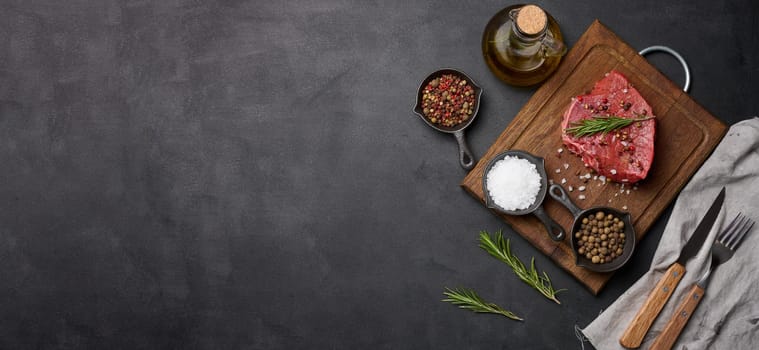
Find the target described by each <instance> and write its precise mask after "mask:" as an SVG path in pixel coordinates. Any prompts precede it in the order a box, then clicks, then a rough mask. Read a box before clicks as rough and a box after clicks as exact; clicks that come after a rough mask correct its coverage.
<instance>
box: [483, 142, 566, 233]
mask: <svg viewBox="0 0 759 350" xmlns="http://www.w3.org/2000/svg"><path fill="white" fill-rule="evenodd" d="M547 191H548V180H547V176H546V169H545V161H544V160H543V158H540V157H537V156H534V155H532V154H530V153H528V152H525V151H520V150H510V151H506V152H502V153H500V154H498V155H496V156H495V157H493V159H491V160H490V162H488V164H487V165H486V166H485V171H484V172H483V175H482V192H483V193H484V194H485V205H486V206H487V207H488V208H490V209H493V210H495V211H497V212H501V213H504V214H507V215H527V214H533V215H535V216H536V217H537V218H538V219H540V221H541V222H542V223H543V225H544V226H545V228H546V231H547V232H548V236H549V237H551V239H553V240H554V241H562V240H564V237H565V236H566V233H565V232H564V229H563V228H562V227H561V225H559V224H557V223H556V222H555V221H554V220H553V219H552V218H551V217H550V216H548V214H546V212H545V210H543V200H544V199H545V197H546V193H547Z"/></svg>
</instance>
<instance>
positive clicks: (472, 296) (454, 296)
mask: <svg viewBox="0 0 759 350" xmlns="http://www.w3.org/2000/svg"><path fill="white" fill-rule="evenodd" d="M443 294H444V295H445V296H446V297H447V298H445V299H443V300H442V301H445V302H448V303H451V304H453V305H457V306H458V307H460V308H462V309H466V310H470V311H474V312H479V313H490V314H499V315H503V316H506V317H508V318H510V319H512V320H517V321H523V319H522V318H521V317H519V316H517V315H515V314H514V313H513V312H511V311H507V310H504V309H502V308H501V307H500V306H498V305H496V304H493V303H488V302H486V301H484V300H482V298H480V296H479V295H477V293H475V292H474V291H473V290H471V289H466V288H460V289H450V288H446V289H445V292H443Z"/></svg>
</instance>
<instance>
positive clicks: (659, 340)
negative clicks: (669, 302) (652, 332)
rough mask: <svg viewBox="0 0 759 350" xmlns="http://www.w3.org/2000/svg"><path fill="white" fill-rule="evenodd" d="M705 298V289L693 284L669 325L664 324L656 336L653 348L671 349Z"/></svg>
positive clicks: (659, 349)
mask: <svg viewBox="0 0 759 350" xmlns="http://www.w3.org/2000/svg"><path fill="white" fill-rule="evenodd" d="M703 298H704V289H703V288H701V287H699V286H698V285H693V288H691V290H690V292H688V295H686V296H685V299H684V300H683V302H682V303H680V306H678V307H677V310H675V313H674V314H673V315H672V318H670V319H669V322H667V325H666V326H664V330H663V331H662V332H661V334H659V336H658V337H656V340H654V343H653V344H652V345H651V350H669V349H672V346H673V345H675V341H677V337H679V336H680V333H681V332H682V331H683V328H685V324H686V323H688V320H689V319H690V316H691V315H692V314H693V311H694V310H696V307H697V306H698V303H700V302H701V299H703Z"/></svg>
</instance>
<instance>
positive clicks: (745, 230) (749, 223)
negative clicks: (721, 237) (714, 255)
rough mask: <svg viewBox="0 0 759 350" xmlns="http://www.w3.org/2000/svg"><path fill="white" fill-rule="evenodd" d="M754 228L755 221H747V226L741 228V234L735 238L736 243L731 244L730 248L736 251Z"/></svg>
mask: <svg viewBox="0 0 759 350" xmlns="http://www.w3.org/2000/svg"><path fill="white" fill-rule="evenodd" d="M752 227H754V221H753V220H751V219H748V218H747V219H746V225H743V227H742V228H741V232H740V233H739V234H738V237H736V238H735V242H731V243H730V245H729V246H728V248H730V249H732V250H735V247H737V246H738V244H739V243H740V242H741V240H743V237H744V236H745V235H746V233H748V231H750V230H751V228H752Z"/></svg>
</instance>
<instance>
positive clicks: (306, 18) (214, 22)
mask: <svg viewBox="0 0 759 350" xmlns="http://www.w3.org/2000/svg"><path fill="white" fill-rule="evenodd" d="M510 4H511V3H507V2H501V1H472V2H465V1H439V2H426V1H408V0H404V1H379V2H350V1H332V0H330V1H257V2H256V1H182V0H173V1H115V0H108V1H105V0H104V1H79V0H77V1H54V0H47V1H9V0H4V1H1V2H0V163H1V164H2V171H0V348H3V349H19V348H40V349H52V348H64V349H65V348H129V349H146V348H175V349H191V348H200V349H237V348H246V349H493V348H502V349H528V348H529V349H569V348H579V347H580V344H579V342H578V341H577V340H576V339H575V335H574V330H573V326H574V325H575V324H577V325H580V326H585V325H586V324H588V323H589V322H590V321H591V320H592V319H593V318H594V316H595V315H597V314H598V313H599V312H600V311H601V310H602V309H604V308H605V307H606V306H607V305H609V304H610V303H611V302H612V301H613V300H614V299H615V298H616V297H618V296H619V295H620V294H621V293H622V292H623V291H624V290H625V289H626V288H627V287H629V286H630V285H631V284H632V283H633V282H634V281H635V280H636V279H637V278H638V277H639V276H640V275H641V274H642V273H643V272H645V271H646V270H647V269H648V264H649V263H650V259H651V256H652V254H653V252H654V250H655V248H656V245H657V242H658V240H659V239H660V237H661V233H662V229H663V227H664V224H665V223H666V219H667V216H668V212H667V213H665V215H664V216H662V218H661V219H660V220H659V221H658V223H657V225H656V226H655V227H654V229H653V230H652V231H651V232H650V233H649V235H648V236H647V237H646V239H645V240H643V242H641V245H640V249H639V250H638V252H637V254H636V255H635V257H634V258H633V260H632V263H631V265H629V266H628V267H626V268H624V269H622V270H621V271H619V273H618V274H617V275H616V276H615V277H614V278H613V279H612V280H611V282H610V284H609V285H608V287H607V288H606V289H605V290H604V291H603V292H602V293H601V294H600V295H599V296H592V295H591V294H590V293H589V292H587V291H586V290H585V289H583V287H582V286H581V285H580V284H579V283H577V282H576V281H574V280H573V279H572V278H571V277H570V276H569V275H567V274H566V273H564V272H563V271H562V270H560V269H559V268H557V267H556V266H554V265H553V264H552V263H551V261H550V260H548V259H547V258H546V257H544V256H542V255H541V254H540V253H539V252H538V251H537V250H535V249H534V248H533V247H532V246H530V245H529V244H528V243H527V242H526V241H524V240H523V239H522V238H521V237H520V236H518V235H516V234H514V233H513V232H512V231H511V230H509V229H508V227H507V226H506V225H505V224H504V223H503V222H502V221H501V220H500V219H499V218H497V217H496V216H494V215H493V214H491V213H490V212H489V211H487V210H485V209H484V207H483V206H482V205H480V204H479V203H478V202H476V201H475V200H474V199H472V198H471V197H469V196H468V195H467V194H465V193H464V192H463V190H461V189H460V188H459V186H458V184H459V182H460V181H461V179H462V178H463V177H464V175H465V172H464V171H463V170H462V169H461V168H460V167H459V166H458V164H457V158H456V156H457V153H456V152H457V150H456V145H455V142H454V139H453V138H452V137H451V136H449V135H443V134H439V133H436V132H434V131H433V130H431V129H429V128H428V127H426V126H425V125H424V124H423V123H422V122H421V121H420V120H418V118H417V117H415V116H414V115H412V113H411V108H412V106H413V101H414V95H415V91H416V88H417V84H419V82H420V81H421V80H422V79H423V78H424V77H425V76H426V75H427V74H428V73H430V72H431V71H433V70H435V69H438V68H441V67H456V68H459V69H462V70H464V71H466V72H467V73H468V74H469V75H471V76H472V77H473V78H474V79H475V80H476V81H477V82H478V83H479V84H480V85H481V86H482V87H484V89H485V94H484V97H483V104H482V108H481V109H480V114H479V117H478V119H477V120H476V122H475V123H474V124H473V125H472V127H471V128H470V130H469V131H468V138H469V142H470V145H471V148H472V150H473V151H474V153H475V155H477V157H479V156H480V155H482V154H483V153H484V152H485V151H486V150H487V148H488V146H489V145H490V144H491V143H492V142H493V141H494V140H495V139H496V137H497V136H498V135H499V134H500V133H501V131H502V130H503V129H504V128H505V127H506V125H508V123H509V122H510V120H511V119H512V118H513V116H514V115H515V114H516V112H517V111H518V110H519V109H520V108H521V106H522V105H523V104H524V103H525V102H526V101H527V100H528V98H529V97H530V95H531V94H532V93H533V91H534V89H516V88H513V87H510V86H507V85H505V84H503V83H501V82H499V81H498V80H497V79H496V78H495V77H494V76H493V75H492V74H491V73H490V72H489V71H488V69H487V67H486V66H485V64H484V62H483V60H482V57H481V54H480V37H481V34H482V30H483V28H484V26H485V23H486V22H487V21H488V19H489V18H490V17H491V16H492V15H493V14H495V13H496V12H497V11H498V10H500V9H501V8H503V7H506V6H508V5H510ZM539 4H540V5H542V6H543V7H544V8H546V9H547V10H548V11H549V12H550V13H551V14H552V15H553V16H554V17H555V18H557V20H558V21H559V23H560V25H561V28H562V30H563V32H564V35H565V38H566V41H567V43H568V44H569V45H570V46H571V45H572V44H574V43H575V42H576V41H577V39H578V37H579V36H580V35H581V34H582V33H583V32H584V31H585V29H586V28H587V27H588V25H590V23H591V22H592V21H593V19H596V18H598V19H600V20H601V21H602V22H603V23H605V24H606V25H607V26H609V27H610V28H611V29H612V30H613V31H615V32H616V33H617V34H618V35H619V36H620V37H621V38H622V39H624V40H626V41H627V42H628V43H629V44H630V45H631V46H633V47H635V48H639V49H642V48H644V47H646V46H649V45H653V44H665V45H669V46H671V47H673V48H675V49H676V50H678V51H679V52H680V53H682V54H683V56H685V57H686V59H687V60H688V62H689V63H690V66H691V69H692V74H693V86H692V89H691V95H692V96H693V98H694V99H695V100H696V101H698V102H699V103H700V104H702V105H703V106H704V107H705V108H706V109H707V110H709V111H711V112H712V113H713V114H714V115H715V116H717V117H718V118H720V119H722V120H723V121H724V122H726V123H728V124H732V123H734V122H737V121H739V120H741V119H743V118H745V117H747V116H749V115H755V114H757V111H758V109H757V98H756V97H757V93H756V86H757V85H759V63H758V61H757V57H759V39H757V12H758V11H757V4H756V2H754V1H750V0H743V1H693V2H685V1H683V2H674V1H672V2H668V1H652V0H646V1H592V2H591V1H587V2H582V3H580V2H576V1H543V2H540V3H539ZM650 58H651V60H652V61H653V62H654V64H655V65H656V66H657V67H659V68H660V69H661V70H662V71H663V72H665V73H666V74H667V75H669V76H670V77H672V79H673V80H674V81H676V82H682V80H683V77H684V75H683V73H682V72H680V69H679V66H678V64H677V63H676V62H675V61H674V60H673V59H671V58H670V57H668V56H664V55H653V56H651V57H650ZM499 229H504V230H505V233H506V236H507V237H509V238H511V239H512V244H513V250H514V251H515V252H516V254H517V255H518V256H520V257H521V258H523V259H524V260H526V259H529V257H530V256H535V258H536V264H537V266H538V268H539V269H541V270H545V271H546V272H547V273H548V274H549V275H550V276H551V277H552V279H553V281H554V285H555V286H556V287H557V288H567V289H568V291H566V292H564V293H562V294H560V299H561V300H562V305H556V304H553V303H551V302H550V301H547V300H545V299H543V298H542V297H541V296H540V295H539V294H538V293H536V292H535V291H533V290H532V289H530V288H529V287H528V286H527V285H525V284H523V283H522V282H520V281H518V280H517V278H516V277H515V276H514V275H513V274H512V273H511V271H510V270H509V269H508V267H506V266H505V265H503V264H502V263H500V262H497V261H495V260H494V259H492V258H490V257H489V256H487V255H486V254H485V253H484V252H482V251H481V250H480V249H479V248H478V247H477V234H478V232H479V230H489V231H491V232H492V231H496V230H499ZM446 286H448V287H456V286H466V287H471V288H474V289H476V290H477V291H478V292H479V293H480V294H481V295H482V296H483V297H485V298H486V299H488V300H491V301H494V302H497V303H498V304H500V305H502V306H504V307H507V308H509V309H511V310H513V311H514V312H516V313H518V314H519V315H521V316H523V317H524V318H525V319H526V320H525V321H524V322H514V321H510V320H508V319H505V318H502V317H498V316H491V315H477V314H473V313H469V312H466V311H462V310H458V309H456V308H455V307H453V306H451V305H449V304H445V303H442V302H440V299H441V298H442V291H443V288H444V287H446Z"/></svg>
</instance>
